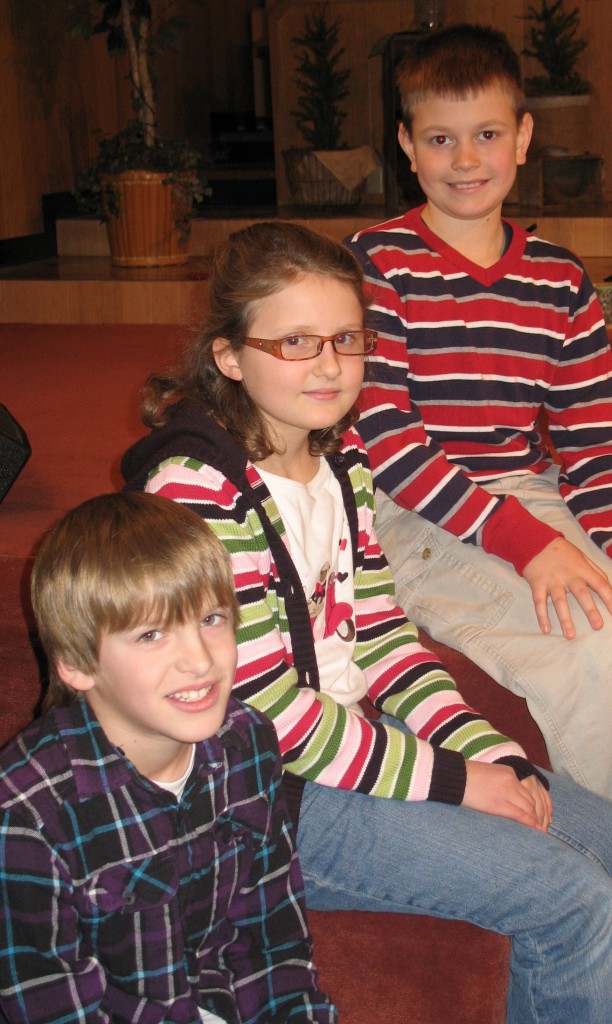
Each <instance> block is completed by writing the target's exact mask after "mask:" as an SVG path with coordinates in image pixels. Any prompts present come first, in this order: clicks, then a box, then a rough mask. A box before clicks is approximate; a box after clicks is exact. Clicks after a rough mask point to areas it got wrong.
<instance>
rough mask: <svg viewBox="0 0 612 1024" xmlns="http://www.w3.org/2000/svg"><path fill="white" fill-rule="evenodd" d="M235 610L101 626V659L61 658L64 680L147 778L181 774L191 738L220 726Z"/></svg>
mask: <svg viewBox="0 0 612 1024" xmlns="http://www.w3.org/2000/svg"><path fill="white" fill-rule="evenodd" d="M236 659H237V650H236V640H235V637H234V630H233V625H232V620H231V615H230V614H229V612H228V611H227V610H226V609H223V608H206V609H205V610H204V613H203V615H202V618H201V619H193V620H188V621H187V622H185V623H183V624H181V625H172V626H165V627H164V626H163V625H162V624H160V623H158V622H155V621H149V622H143V623H141V624H140V625H139V626H137V627H135V628H134V629H130V630H126V631H125V632H121V633H103V634H102V637H101V640H100V650H99V657H98V667H97V669H96V671H95V673H94V674H92V675H87V674H86V673H83V672H80V671H79V670H78V669H74V668H70V667H69V666H67V665H65V664H63V663H61V662H60V664H59V665H58V672H59V674H60V676H61V678H62V679H63V681H64V682H65V683H66V684H67V685H68V686H72V687H73V688H74V689H76V690H82V691H85V693H86V698H87V701H88V702H89V704H90V705H91V707H92V709H93V711H94V712H95V714H96V716H97V717H98V719H99V721H100V724H101V725H102V728H103V729H104V731H105V733H106V735H107V736H108V738H109V739H110V741H111V742H112V743H113V744H115V746H118V747H120V748H121V749H122V750H123V751H124V753H125V755H126V757H128V758H129V759H130V760H131V761H132V762H133V763H134V764H135V765H136V767H137V769H138V770H139V771H140V772H141V773H142V774H143V775H146V776H147V777H148V778H155V779H159V780H163V779H172V778H179V777H180V775H181V769H184V767H186V759H187V752H188V751H190V749H191V744H192V743H195V742H197V741H198V740H202V739H207V738H208V737H209V736H212V735H213V734H214V733H216V732H217V730H218V729H219V728H220V726H221V724H222V723H223V720H224V717H225V711H226V707H227V701H228V698H229V695H230V691H231V688H232V685H233V682H234V674H235V670H236Z"/></svg>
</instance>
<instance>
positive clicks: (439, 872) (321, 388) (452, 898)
mask: <svg viewBox="0 0 612 1024" xmlns="http://www.w3.org/2000/svg"><path fill="white" fill-rule="evenodd" d="M365 306H366V300H365V298H364V293H363V283H362V278H361V272H360V270H359V268H358V266H357V264H356V262H355V261H354V259H353V257H352V256H351V254H350V253H349V252H348V251H347V250H346V249H344V248H343V247H342V246H340V245H338V244H336V243H335V242H332V241H330V240H328V239H326V238H323V237H320V236H319V235H316V234H314V233H313V232H310V231H308V230H307V229H305V228H301V227H298V226H296V225H291V224H286V223H283V222H273V223H260V224H254V225H251V226H250V227H248V228H246V229H244V230H242V231H239V232H236V233H235V234H233V235H231V236H230V238H229V239H228V240H227V242H225V243H224V244H223V245H221V246H220V248H219V249H218V251H217V253H216V255H215V258H214V261H213V266H212V271H211V277H210V287H209V310H208V314H207V318H206V323H205V325H204V327H203V329H202V331H201V333H200V335H199V337H198V338H197V339H196V340H195V342H194V343H193V344H192V345H191V347H190V348H189V350H188V351H187V354H186V356H185V359H184V361H183V362H182V364H181V365H180V366H179V367H178V368H176V369H175V370H172V371H170V372H168V373H163V374H155V375H153V376H152V377H151V378H149V381H148V382H147V385H146V388H145V393H144V401H143V410H142V411H143V420H144V422H145V423H146V424H147V425H148V426H149V427H151V428H153V429H152V431H151V433H150V435H149V436H148V437H146V438H144V439H143V440H141V441H139V442H138V443H137V444H136V445H135V446H134V447H133V448H131V449H130V451H129V452H128V453H127V454H126V455H125V457H124V459H123V463H122V470H123V473H124V476H125V478H126V480H127V481H128V484H127V486H128V488H129V489H143V488H144V489H146V490H148V491H151V492H153V493H157V494H161V495H164V496H166V497H168V498H171V499H173V500H175V501H179V502H183V503H185V504H188V505H190V506H191V507H192V508H194V509H195V510H196V511H197V512H198V513H199V514H200V515H201V516H202V517H203V518H204V519H205V520H206V521H207V522H208V523H209V525H210V526H211V527H212V529H213V530H214V532H215V533H216V534H217V535H218V536H219V537H220V538H221V540H222V541H223V543H224V544H225V545H226V547H227V549H228V550H229V552H230V554H231V557H232V562H233V570H234V576H235V582H236V591H237V594H238V597H239V600H240V604H241V609H242V621H241V625H240V628H239V631H238V637H237V641H238V651H239V656H238V670H237V674H236V684H235V686H236V688H235V695H236V696H237V697H238V698H240V699H242V700H244V701H246V702H247V703H250V704H252V705H254V706H255V707H257V708H258V709H260V710H261V711H263V712H265V713H266V714H268V715H269V717H270V718H271V719H272V721H273V723H274V725H275V726H276V729H277V732H278V736H279V741H280V747H281V752H282V755H283V762H284V768H285V776H284V785H285V792H286V796H287V800H288V803H289V809H290V811H291V813H292V817H293V820H294V822H295V826H296V829H297V843H298V852H299V855H300V860H301V864H302V871H303V874H304V880H305V890H306V899H307V903H308V904H309V905H310V906H311V907H315V908H319V909H323V910H332V909H338V908H344V909H364V910H385V911H393V912H397V913H425V914H427V913H433V914H435V915H436V916H443V917H450V918H459V919H466V920H470V921H473V922H475V923H477V924H480V925H481V926H483V927H486V928H490V929H493V930H496V931H501V932H504V933H505V934H510V935H512V936H513V980H512V982H511V986H510V992H509V1003H508V1007H509V1010H508V1013H509V1016H508V1020H509V1021H518V1019H519V1018H518V1016H517V1015H516V1013H515V1014H514V1015H513V1012H512V1005H513V986H517V985H518V986H519V987H520V990H521V991H523V990H524V989H523V987H524V986H525V985H526V986H528V987H529V990H530V991H531V992H532V994H533V998H532V1000H531V1002H532V1004H533V1006H534V1007H537V1008H538V1009H537V1013H538V1016H537V1018H536V1017H535V1016H534V1017H533V1020H534V1021H535V1020H536V1019H537V1020H544V1019H547V1020H559V1021H560V1020H562V1019H565V1018H564V1017H563V1012H565V1011H563V1012H561V1009H560V1008H561V1007H562V1006H563V1005H564V999H565V995H567V992H568V991H570V992H572V993H575V992H577V991H578V990H579V991H580V993H581V996H580V998H581V1000H582V1001H581V1002H580V1006H581V1013H582V1016H581V1019H583V1020H585V1021H590V1022H595V1021H601V1022H602V1024H603V1020H604V1016H605V1015H604V1016H601V1014H600V1015H599V1016H598V1015H597V1014H598V1013H599V1011H598V1009H597V1007H598V1006H601V1005H607V1008H608V1009H609V1007H610V1005H611V1003H610V999H612V991H611V989H610V985H611V982H610V979H611V978H612V953H611V951H610V943H609V937H608V939H606V938H605V936H606V934H607V929H608V927H609V920H610V912H611V909H612V881H611V879H610V869H611V867H612V816H611V814H610V811H611V810H612V808H611V806H610V804H609V803H608V802H606V801H605V800H603V799H601V798H598V797H596V796H594V795H592V794H589V793H587V792H585V791H583V790H581V789H580V788H579V787H578V786H576V785H575V784H574V783H572V782H571V781H569V780H567V779H556V778H554V777H552V776H550V775H545V774H544V773H542V772H541V771H539V770H538V769H537V768H535V767H534V766H533V765H531V764H530V763H529V761H528V760H527V758H526V756H525V754H524V751H523V750H522V749H521V747H520V746H519V745H518V744H517V743H514V742H513V741H512V740H511V739H509V738H508V737H505V736H503V735H501V734H500V733H499V732H497V730H496V729H495V728H494V727H493V726H492V725H490V724H489V723H488V722H487V721H485V720H484V719H483V718H482V717H481V716H479V715H478V714H477V712H475V711H474V710H472V709H471V708H469V707H468V706H467V705H466V704H465V703H464V702H463V700H462V698H461V696H460V694H459V693H458V691H457V689H456V687H455V685H454V683H453V681H452V680H451V679H450V678H449V676H448V674H447V673H446V671H445V669H444V667H443V666H442V664H441V663H440V661H439V660H438V658H437V657H436V656H435V655H433V654H432V653H431V652H429V651H427V650H426V649H425V648H424V647H423V646H422V645H421V644H420V643H419V641H418V638H417V631H416V628H415V626H414V625H413V624H412V623H411V622H409V621H408V619H407V618H406V616H405V614H404V612H403V611H402V610H401V609H400V608H399V607H398V606H397V605H396V603H395V599H394V586H393V580H392V578H391V575H390V572H389V568H388V566H387V563H386V560H385V558H384V556H383V554H382V551H381V549H380V547H379V545H378V542H377V539H376V534H375V530H374V496H373V487H372V479H371V475H370V470H369V465H368V461H367V457H366V455H365V451H364V447H363V444H362V441H361V439H360V437H359V434H358V433H357V430H356V428H355V426H354V424H355V422H356V420H357V413H356V409H355V402H356V399H357V396H358V394H359V391H360V387H361V383H362V378H363V373H364V365H365V359H366V356H367V355H370V356H371V357H374V358H375V345H376V335H375V332H373V331H367V330H364V328H363V318H364V310H365ZM425 570H426V567H424V571H425ZM364 705H365V706H366V707H369V708H372V706H373V707H374V709H376V712H378V713H380V717H378V718H376V719H373V718H372V717H369V716H368V715H367V714H364V712H363V707H364ZM549 787H550V793H549ZM551 797H552V800H551ZM479 812H484V813H479ZM551 819H552V822H551ZM562 836H563V837H564V838H561V837H562ZM574 847H575V848H574ZM578 849H579V850H580V851H584V855H583V854H582V853H581V852H578ZM559 872H560V873H561V874H559ZM553 890H554V895H553ZM560 904H564V905H565V904H567V908H568V913H567V914H566V913H564V912H563V907H561V906H560ZM569 908H571V914H570V912H569ZM570 919H571V920H570ZM578 944H579V945H578ZM577 949H583V950H584V956H578V957H577V956H576V950H577ZM514 991H515V992H516V991H517V989H516V988H514ZM583 992H584V999H583V997H582V993H583ZM602 1001H603V1003H602ZM517 1005H518V1004H517ZM521 1005H522V1004H521ZM542 1007H545V1008H546V1012H545V1011H544V1010H543V1009H542ZM534 1012H535V1011H534ZM540 1013H541V1014H542V1016H540ZM559 1014H560V1015H559ZM521 1024H526V1019H525V1017H524V1015H523V1016H522V1017H521Z"/></svg>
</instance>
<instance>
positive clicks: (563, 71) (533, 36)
mask: <svg viewBox="0 0 612 1024" xmlns="http://www.w3.org/2000/svg"><path fill="white" fill-rule="evenodd" d="M525 21H531V22H534V24H533V25H532V27H531V28H530V30H529V46H527V47H525V49H524V50H523V54H524V55H525V56H526V57H535V59H536V60H537V61H539V63H540V64H541V65H542V67H543V68H544V70H545V72H546V74H545V75H534V76H533V77H531V78H528V79H527V80H526V82H525V86H526V90H527V94H528V95H530V96H546V95H548V96H553V95H555V96H576V95H582V94H583V93H588V92H589V89H590V86H589V83H588V82H587V81H586V80H585V79H584V78H582V76H581V75H579V74H578V72H577V71H576V62H577V60H578V57H579V56H580V54H581V53H582V51H583V50H584V49H585V47H586V46H587V43H586V41H585V40H584V39H576V32H577V30H578V24H579V21H580V16H579V13H578V8H577V7H576V8H574V10H572V11H565V10H564V8H563V0H541V5H540V8H539V9H537V8H536V7H533V6H530V7H528V8H527V14H526V15H525Z"/></svg>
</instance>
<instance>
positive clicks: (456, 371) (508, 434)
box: [347, 207, 612, 572]
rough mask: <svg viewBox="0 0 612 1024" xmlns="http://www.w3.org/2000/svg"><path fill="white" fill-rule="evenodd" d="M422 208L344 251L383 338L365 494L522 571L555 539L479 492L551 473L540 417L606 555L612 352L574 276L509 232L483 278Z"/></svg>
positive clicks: (552, 249) (610, 513)
mask: <svg viewBox="0 0 612 1024" xmlns="http://www.w3.org/2000/svg"><path fill="white" fill-rule="evenodd" d="M421 210H422V207H419V208H417V209H414V210H410V211H408V213H406V214H405V215H403V216H401V217H397V218H395V219H394V220H390V221H387V222H386V223H384V224H381V225H376V226H374V227H372V228H368V229H366V230H365V231H361V232H358V233H357V234H355V235H354V236H353V238H352V239H351V240H350V241H347V245H348V246H349V248H351V250H352V251H353V252H354V254H355V255H356V257H357V258H358V259H359V261H360V263H361V264H362V266H363V268H364V272H365V276H366V282H367V288H368V293H369V297H370V298H371V300H372V306H371V309H370V310H369V312H368V315H367V321H368V326H370V327H373V328H375V329H376V330H377V331H378V332H379V341H378V346H377V350H376V353H375V355H374V356H373V357H372V358H371V360H370V364H369V372H368V374H367V375H366V382H365V385H364V390H363V394H362V398H361V410H362V412H361V418H360V421H359V431H360V433H361V435H362V437H363V438H364V440H365V442H366V445H367V448H368V454H369V456H370V462H371V464H372V469H373V472H374V478H375V482H376V485H377V486H379V487H381V489H382V490H384V491H385V492H386V493H387V494H389V495H390V496H391V497H393V498H394V500H395V501H397V502H398V504H400V505H402V506H404V507H405V508H409V509H412V510H414V511H417V512H419V513H420V514H421V515H422V516H424V517H425V518H426V519H428V520H429V521H431V522H433V523H436V524H437V525H439V526H441V527H443V528H444V529H447V530H449V531H450V532H451V533H453V534H455V535H456V536H458V537H459V538H460V539H462V540H464V541H467V542H469V543H481V544H482V546H483V547H484V549H485V550H487V551H490V552H493V553H494V554H497V555H499V556H500V557H502V558H505V559H506V560H508V561H510V562H512V563H513V564H514V565H515V567H516V568H517V570H518V571H519V572H522V570H523V568H524V566H525V565H526V564H527V562H528V561H529V560H530V558H532V557H533V556H534V555H535V554H537V553H538V552H539V551H541V550H542V548H543V547H545V546H546V544H547V543H549V542H550V540H552V539H553V537H554V536H555V534H554V533H553V532H552V531H551V530H550V529H549V527H548V526H546V525H545V524H540V523H538V521H537V520H535V519H534V518H533V517H532V516H531V515H529V514H528V513H527V512H526V511H525V510H524V509H522V507H521V506H520V505H519V504H518V502H517V501H516V500H515V499H514V498H509V499H506V500H505V501H504V499H501V498H497V497H492V496H491V495H490V494H488V493H487V492H486V491H485V490H484V488H483V487H480V486H478V485H479V484H484V485H485V486H486V483H487V481H492V480H495V479H498V478H500V477H504V476H508V475H514V474H522V473H525V472H532V473H541V472H542V471H543V470H545V469H546V468H548V467H549V466H550V464H551V459H550V455H549V453H548V451H547V450H546V446H545V443H544V442H543V440H542V437H541V435H540V433H539V431H538V426H537V417H538V412H539V410H540V407H541V406H542V405H543V406H544V408H545V409H546V413H547V417H548V422H549V428H550V433H551V438H552V440H553V443H554V445H555V448H556V449H557V451H558V453H559V454H560V456H561V458H562V466H561V475H560V481H559V488H560V492H561V494H562V496H563V498H564V499H565V501H566V502H567V504H568V506H569V508H570V509H571V511H572V512H573V514H574V515H575V516H576V518H577V519H578V521H579V522H580V524H581V526H582V527H583V528H584V530H585V531H586V533H588V534H589V536H590V537H591V538H592V540H593V541H594V542H595V543H596V544H598V545H599V547H601V548H602V549H603V550H604V551H606V552H607V553H608V554H610V555H612V354H611V352H610V346H609V343H608V339H607V335H606V330H605V325H604V321H603V317H602V313H601V308H600V306H599V303H598V301H597V298H596V295H595V293H594V290H593V287H592V285H591V283H590V281H589V279H588V277H587V275H586V273H585V271H584V268H583V266H582V264H581V263H580V261H579V260H578V259H577V258H576V257H574V256H572V255H571V254H570V253H569V252H567V250H565V249H562V248H560V247H559V246H556V245H552V244H551V243H549V242H546V241H543V240H541V239H539V238H537V237H535V236H533V235H528V234H527V233H526V232H525V231H523V230H522V229H521V228H519V227H517V226H516V225H513V224H510V222H508V221H504V225H505V230H506V233H507V238H508V240H509V241H508V245H507V248H506V251H505V253H504V255H503V256H502V257H501V259H500V260H499V262H498V263H496V264H495V265H494V266H492V267H489V268H487V269H484V268H482V267H479V266H477V265H476V264H474V263H471V262H470V261H469V260H467V259H466V258H464V257H463V256H462V255H461V254H460V253H458V252H457V251H456V250H454V249H453V248H451V247H450V246H448V245H446V244H445V243H444V242H442V240H441V239H439V238H438V237H437V236H436V235H434V234H433V232H431V231H430V230H429V228H428V227H427V226H426V225H425V224H424V223H423V221H422V219H421Z"/></svg>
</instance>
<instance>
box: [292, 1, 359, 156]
mask: <svg viewBox="0 0 612 1024" xmlns="http://www.w3.org/2000/svg"><path fill="white" fill-rule="evenodd" d="M327 15H328V5H327V2H325V3H322V4H320V5H319V6H318V7H316V8H315V9H314V10H313V12H312V13H311V14H308V13H307V14H306V15H305V17H304V28H303V30H302V33H301V35H299V36H295V37H294V38H293V39H292V43H293V44H294V46H296V47H301V53H300V55H299V62H298V65H297V72H298V74H297V77H296V78H295V79H294V82H295V84H296V85H297V86H298V88H299V89H300V95H299V98H298V102H297V108H296V110H292V111H291V116H292V117H294V118H295V122H296V125H297V127H298V129H299V130H300V132H301V133H302V135H303V137H304V139H305V141H306V143H307V144H308V145H309V146H310V147H312V149H344V148H345V146H343V145H341V142H340V137H341V126H342V122H343V121H344V118H345V117H346V112H345V111H343V110H342V108H341V103H342V100H344V99H346V97H347V96H348V94H349V88H348V84H347V83H348V80H349V77H350V69H349V68H342V69H341V68H339V67H338V65H339V63H340V61H341V59H342V56H343V55H344V52H345V51H344V47H343V46H340V45H339V42H338V40H339V31H340V21H341V19H340V18H337V19H336V20H335V21H333V22H329V21H328V19H327Z"/></svg>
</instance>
